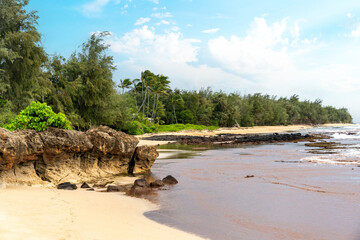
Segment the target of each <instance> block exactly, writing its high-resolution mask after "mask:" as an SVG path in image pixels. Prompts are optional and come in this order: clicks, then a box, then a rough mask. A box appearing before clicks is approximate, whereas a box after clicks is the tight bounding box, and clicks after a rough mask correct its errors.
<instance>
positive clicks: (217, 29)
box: [201, 28, 219, 33]
mask: <svg viewBox="0 0 360 240" xmlns="http://www.w3.org/2000/svg"><path fill="white" fill-rule="evenodd" d="M217 31H219V28H212V29H207V30H203V31H201V32H202V33H216V32H217Z"/></svg>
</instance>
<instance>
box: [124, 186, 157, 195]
mask: <svg viewBox="0 0 360 240" xmlns="http://www.w3.org/2000/svg"><path fill="white" fill-rule="evenodd" d="M151 192H152V189H151V188H150V187H139V186H132V188H131V189H130V191H129V195H130V196H141V195H147V194H150V193H151Z"/></svg>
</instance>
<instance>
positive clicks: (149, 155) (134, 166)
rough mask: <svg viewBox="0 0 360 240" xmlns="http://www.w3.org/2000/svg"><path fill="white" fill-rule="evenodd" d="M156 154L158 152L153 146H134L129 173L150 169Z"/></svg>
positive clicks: (157, 154)
mask: <svg viewBox="0 0 360 240" xmlns="http://www.w3.org/2000/svg"><path fill="white" fill-rule="evenodd" d="M158 156H159V153H158V152H157V151H156V147H155V146H139V147H136V149H135V152H134V155H133V157H132V159H131V162H130V164H129V169H128V172H129V173H130V174H133V173H141V172H144V171H146V169H150V168H151V166H152V165H153V163H154V162H155V160H156V158H157V157H158Z"/></svg>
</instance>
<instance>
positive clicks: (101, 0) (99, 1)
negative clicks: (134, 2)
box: [81, 0, 110, 17]
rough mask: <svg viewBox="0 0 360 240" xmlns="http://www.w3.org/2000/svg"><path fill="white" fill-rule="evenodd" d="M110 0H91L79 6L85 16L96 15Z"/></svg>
mask: <svg viewBox="0 0 360 240" xmlns="http://www.w3.org/2000/svg"><path fill="white" fill-rule="evenodd" d="M109 2H110V0H93V1H91V2H89V3H86V4H84V5H82V6H81V11H82V12H83V14H84V15H85V16H87V17H95V16H97V15H98V14H99V13H100V12H101V11H102V10H103V8H104V7H105V6H106V4H108V3H109Z"/></svg>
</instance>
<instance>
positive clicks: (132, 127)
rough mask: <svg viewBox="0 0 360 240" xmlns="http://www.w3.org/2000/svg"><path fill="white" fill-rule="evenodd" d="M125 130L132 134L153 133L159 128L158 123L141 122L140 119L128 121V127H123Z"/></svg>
mask: <svg viewBox="0 0 360 240" xmlns="http://www.w3.org/2000/svg"><path fill="white" fill-rule="evenodd" d="M123 130H124V131H125V132H127V133H128V134H131V135H141V134H144V133H153V132H157V130H158V125H157V124H154V123H151V122H149V121H146V122H145V123H144V122H139V121H136V120H135V121H132V122H128V123H127V126H126V129H123Z"/></svg>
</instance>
